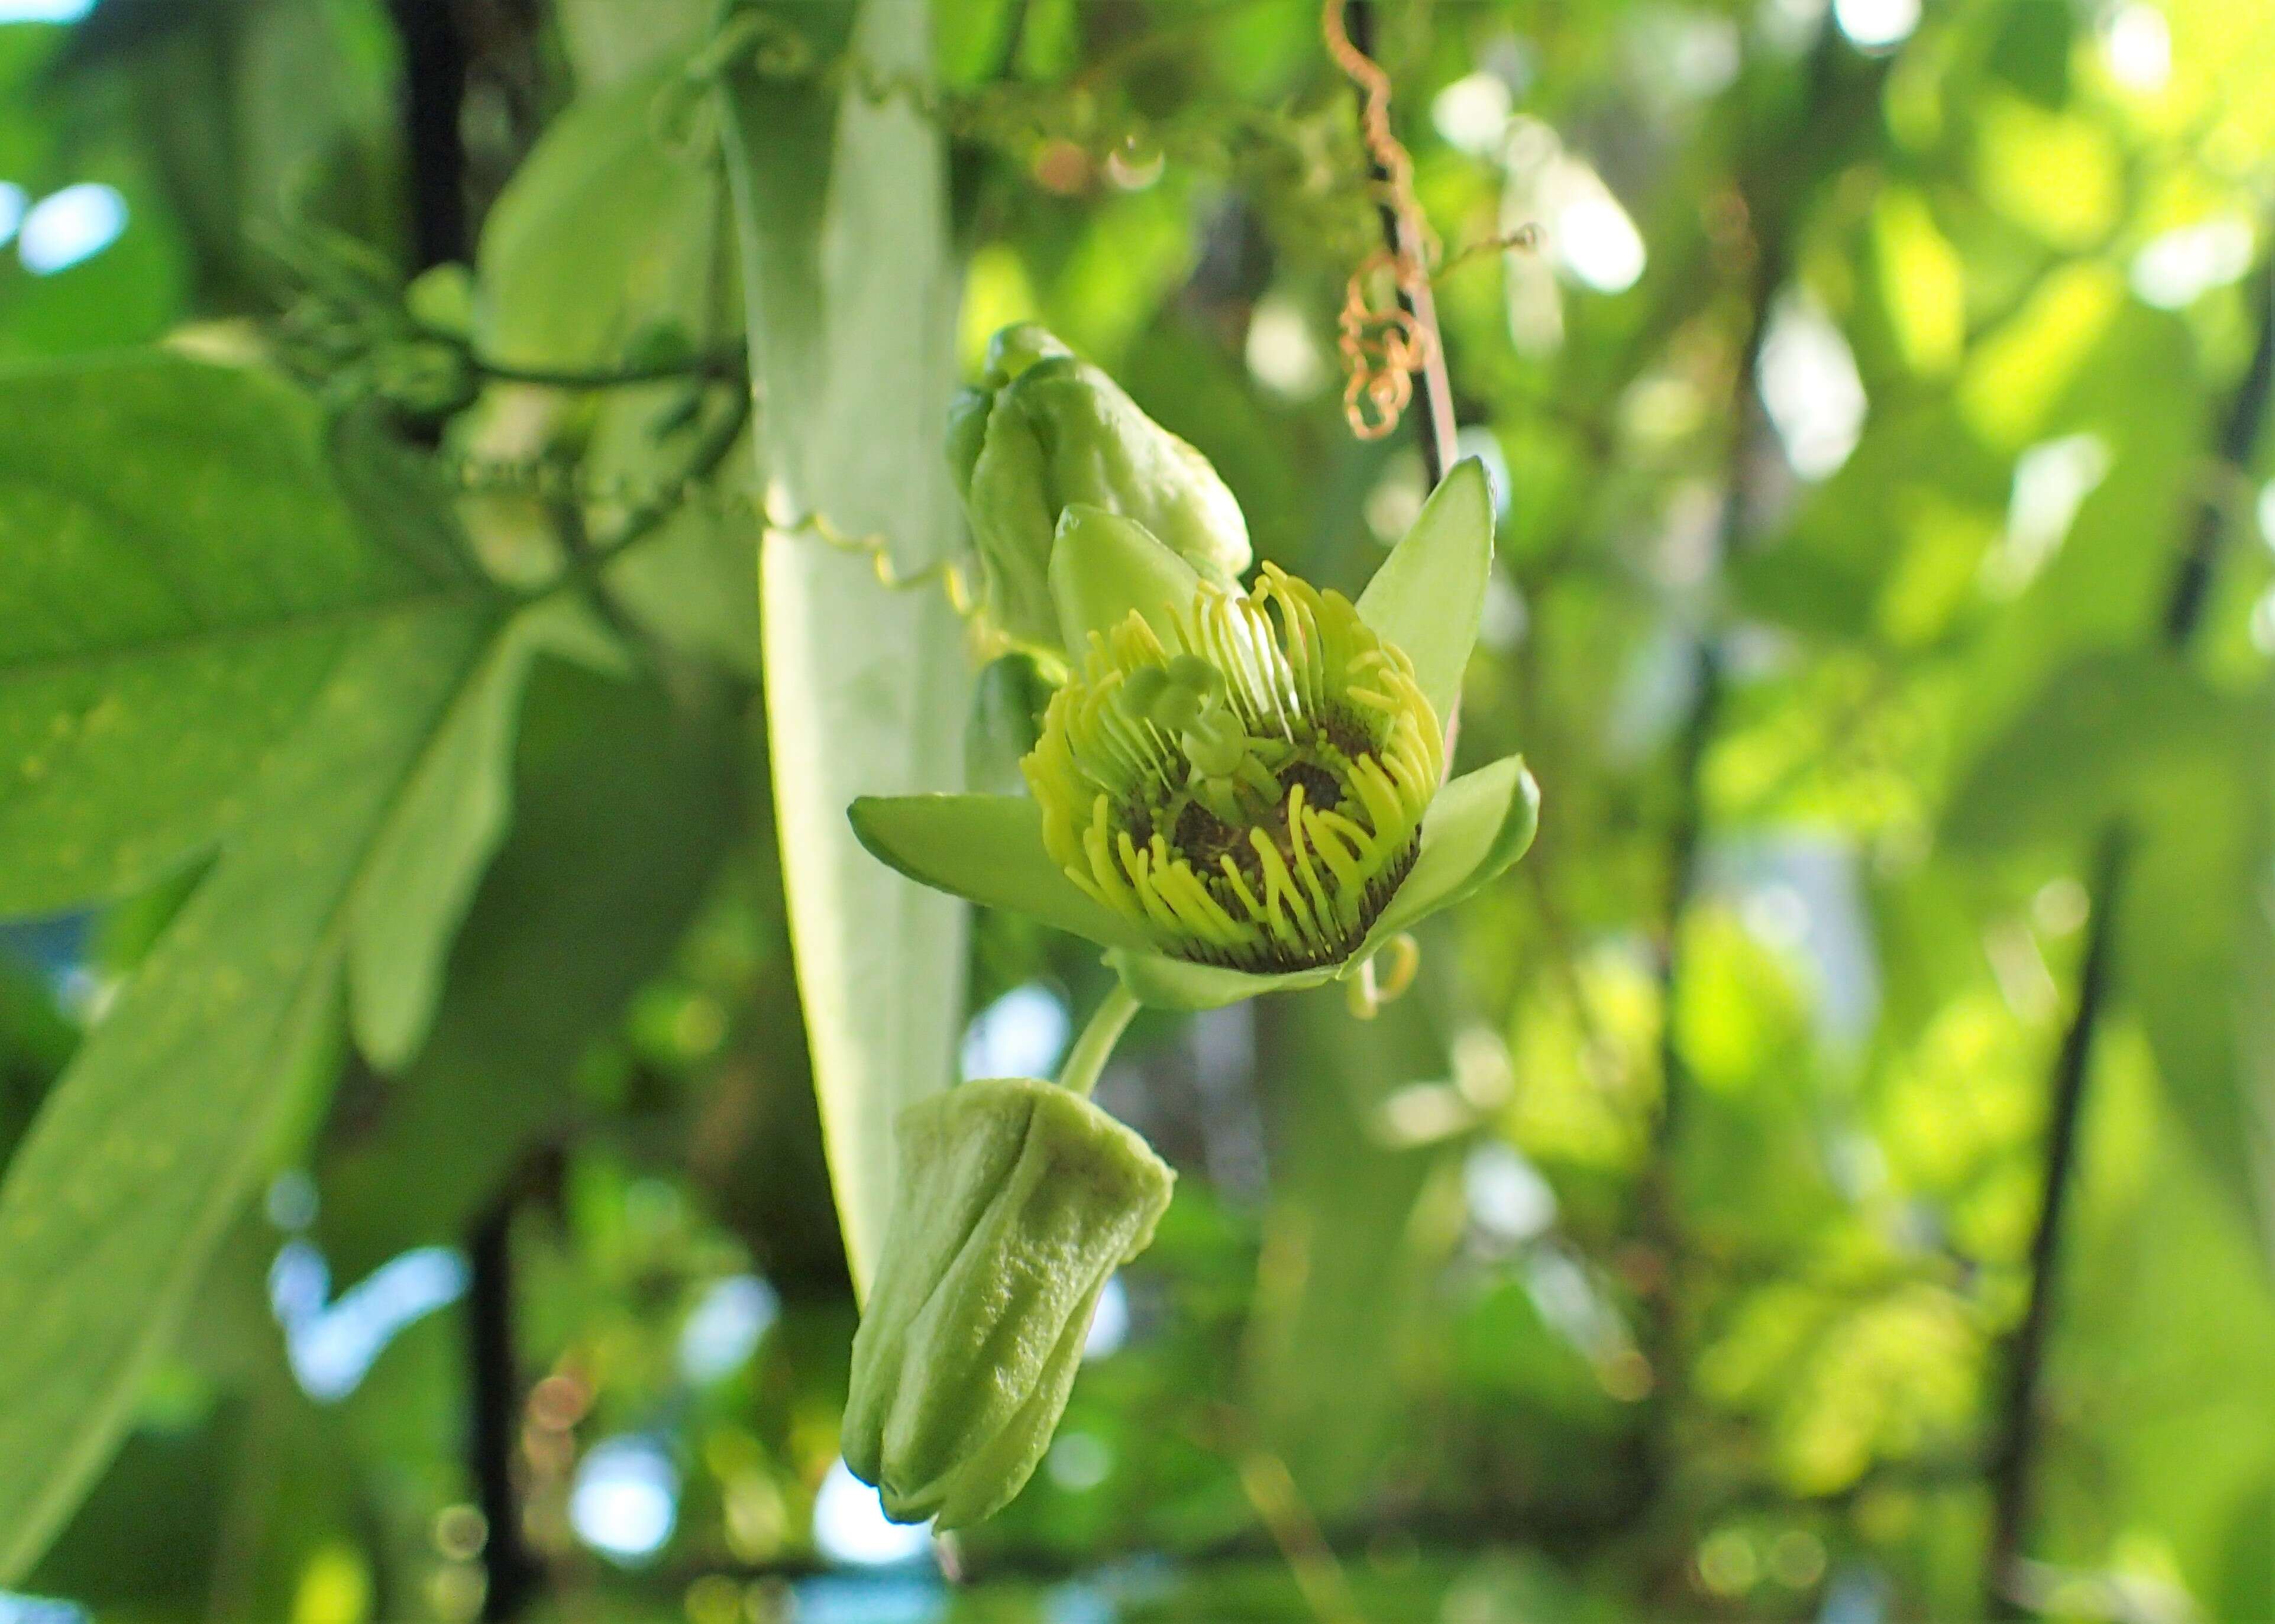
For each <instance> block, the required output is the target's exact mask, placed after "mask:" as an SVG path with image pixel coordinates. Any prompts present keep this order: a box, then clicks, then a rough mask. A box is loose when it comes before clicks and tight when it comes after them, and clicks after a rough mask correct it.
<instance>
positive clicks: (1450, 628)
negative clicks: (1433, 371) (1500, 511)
mask: <svg viewBox="0 0 2275 1624" xmlns="http://www.w3.org/2000/svg"><path fill="white" fill-rule="evenodd" d="M1492 573H1493V487H1491V485H1490V484H1488V483H1487V481H1486V480H1485V465H1484V464H1483V463H1481V462H1479V461H1478V459H1477V458H1476V457H1463V459H1462V460H1461V461H1460V462H1458V463H1455V465H1454V467H1453V471H1452V472H1449V473H1448V474H1447V476H1446V477H1445V478H1444V479H1443V480H1440V481H1439V484H1438V488H1437V489H1436V490H1434V491H1432V492H1431V493H1430V500H1429V501H1428V502H1425V503H1423V504H1422V512H1421V516H1420V517H1417V519H1416V520H1415V521H1414V528H1413V529H1411V530H1410V531H1408V532H1407V533H1406V535H1405V538H1404V539H1403V540H1401V541H1400V542H1399V544H1398V545H1397V546H1396V547H1394V548H1392V549H1391V553H1390V556H1389V557H1387V558H1386V559H1384V560H1383V561H1382V567H1381V568H1380V569H1379V570H1376V571H1375V572H1374V578H1373V579H1372V580H1371V581H1369V582H1368V583H1367V584H1366V590H1365V591H1364V592H1363V593H1360V594H1359V598H1358V615H1359V618H1360V619H1361V620H1363V621H1364V622H1365V623H1367V624H1368V625H1369V626H1371V627H1372V628H1373V629H1374V630H1375V631H1377V632H1378V633H1379V634H1380V635H1381V636H1382V637H1383V638H1387V640H1389V641H1390V642H1393V643H1395V644H1396V645H1397V646H1399V647H1400V648H1402V649H1404V650H1405V651H1406V654H1407V657H1408V658H1409V659H1410V660H1412V661H1414V675H1415V677H1416V679H1417V681H1419V682H1420V683H1421V684H1422V691H1423V692H1424V693H1425V694H1427V695H1428V696H1429V699H1430V705H1431V707H1432V709H1434V710H1435V711H1436V712H1437V713H1438V719H1439V720H1440V721H1445V720H1446V719H1447V717H1449V716H1451V715H1452V714H1454V705H1455V701H1456V700H1458V699H1460V698H1461V697H1462V673H1463V671H1465V670H1467V669H1468V668H1469V664H1470V648H1471V647H1472V646H1474V645H1475V644H1476V642H1477V640H1478V623H1479V622H1480V620H1481V618H1482V616H1484V614H1485V582H1486V580H1487V578H1489V577H1490V576H1491V575H1492Z"/></svg>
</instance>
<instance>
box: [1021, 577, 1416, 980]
mask: <svg viewBox="0 0 2275 1624" xmlns="http://www.w3.org/2000/svg"><path fill="white" fill-rule="evenodd" d="M1443 763H1444V747H1443V743H1442V740H1441V738H1440V733H1439V728H1438V719H1437V716H1436V714H1435V713H1434V712H1433V711H1432V708H1431V706H1430V702H1429V700H1428V699H1426V698H1425V696H1424V694H1423V693H1422V691H1421V689H1420V687H1419V686H1418V685H1417V684H1416V682H1415V680H1414V668H1413V665H1412V662H1411V661H1409V660H1408V659H1407V657H1406V654H1405V653H1404V652H1403V651H1402V650H1401V649H1398V648H1396V647H1394V646H1392V645H1390V644H1387V643H1385V642H1384V641H1383V640H1382V639H1381V638H1379V637H1377V636H1376V635H1375V634H1374V632H1373V631H1371V630H1370V629H1369V628H1368V627H1367V626H1366V624H1365V623H1364V622H1363V621H1361V620H1360V619H1359V617H1358V614H1357V610H1356V609H1354V608H1352V607H1351V605H1350V603H1349V601H1348V600H1347V599H1345V598H1343V597H1342V596H1341V595H1340V594H1337V593H1319V592H1318V591H1316V590H1315V589H1313V588H1312V587H1311V586H1310V585H1306V584H1305V583H1304V582H1302V581H1300V580H1297V579H1296V578H1294V577H1292V576H1289V575H1287V574H1285V573H1283V572H1281V570H1276V569H1274V568H1273V567H1272V566H1271V565H1269V564H1267V565H1266V566H1265V568H1264V573H1263V576H1262V578H1260V579H1259V580H1258V582H1257V584H1256V586H1255V589H1254V590H1253V591H1252V592H1251V593H1247V594H1244V595H1243V594H1240V593H1233V592H1229V591H1227V590H1225V589H1223V588H1221V587H1218V586H1215V585H1209V584H1206V583H1204V584H1203V585H1202V587H1201V589H1200V592H1199V594H1198V597H1197V598H1196V599H1195V600H1194V601H1193V603H1192V604H1191V605H1190V607H1189V608H1187V610H1186V611H1185V612H1184V613H1183V614H1182V615H1179V616H1175V617H1173V624H1172V625H1171V626H1170V627H1169V628H1168V631H1166V632H1157V631H1156V630H1155V629H1154V628H1153V626H1151V625H1149V624H1147V623H1146V622H1145V619H1144V618H1143V617H1141V616H1138V615H1137V614H1135V613H1133V614H1131V616H1130V617H1129V619H1128V620H1126V621H1124V622H1123V623H1122V624H1121V625H1120V626H1117V627H1115V629H1114V631H1113V632H1112V633H1111V635H1110V636H1107V637H1102V638H1100V637H1094V638H1092V645H1091V649H1090V653H1089V656H1088V658H1087V660H1086V661H1085V665H1084V668H1083V671H1082V673H1081V675H1080V676H1077V677H1076V678H1075V679H1074V680H1073V681H1071V682H1069V683H1068V684H1067V685H1066V686H1065V687H1063V688H1062V689H1061V690H1060V691H1059V692H1058V694H1057V695H1056V696H1055V697H1054V699H1052V701H1051V706H1050V709H1049V711H1048V713H1047V715H1046V716H1045V718H1044V725H1043V736H1042V739H1041V741H1040V742H1039V744H1037V745H1036V747H1035V750H1034V752H1033V753H1032V754H1031V755H1030V756H1029V757H1028V758H1027V760H1026V762H1025V763H1024V766H1025V770H1026V774H1027V779H1028V782H1029V783H1030V784H1031V785H1032V788H1033V789H1034V792H1035V798H1036V800H1037V801H1038V802H1039V804H1040V805H1041V808H1042V812H1043V840H1044V844H1045V845H1046V847H1047V849H1048V850H1049V851H1050V853H1051V856H1052V857H1053V858H1054V860H1056V861H1057V862H1058V864H1059V865H1060V866H1061V867H1062V868H1063V869H1064V870H1065V871H1066V872H1067V873H1068V875H1069V877H1070V878H1071V879H1072V880H1074V881H1075V883H1076V884H1077V885H1078V886H1080V887H1081V888H1083V889H1084V890H1085V891H1086V892H1088V893H1089V894H1090V895H1092V896H1093V897H1095V898H1096V899H1097V900H1098V901H1099V902H1100V903H1104V904H1105V905H1106V906H1107V907H1108V908H1111V909H1113V910H1115V911H1116V912H1117V913H1120V914H1122V916H1123V917H1124V918H1129V919H1130V920H1132V921H1134V922H1136V923H1137V924H1138V925H1141V926H1143V927H1144V928H1145V931H1146V932H1147V933H1148V934H1149V935H1150V936H1151V937H1152V938H1153V940H1154V941H1155V943H1156V944H1157V945H1158V946H1159V947H1160V949H1161V951H1163V952H1164V953H1167V954H1169V955H1171V956H1175V957H1178V958H1183V959H1189V960H1193V961H1196V962H1198V963H1210V964H1221V965H1226V966H1228V967H1230V968H1233V969H1238V970H1247V971H1283V970H1301V969H1309V968H1311V967H1312V966H1314V965H1319V964H1326V963H1334V961H1336V960H1338V959H1341V958H1342V957H1345V956H1348V955H1349V953H1350V952H1351V951H1352V950H1353V949H1354V948H1357V946H1358V945H1359V943H1360V942H1361V940H1364V937H1365V935H1366V931H1367V927H1368V926H1369V925H1372V923H1373V922H1374V918H1375V917H1376V915H1378V914H1379V913H1380V912H1381V910H1382V908H1383V905H1384V904H1385V903H1387V902H1388V901H1389V900H1390V896H1391V895H1392V893H1393V892H1394V891H1395V890H1396V889H1397V888H1398V885H1399V882H1400V881H1401V880H1403V879H1404V878H1405V876H1406V871H1407V869H1408V868H1409V867H1410V866H1411V865H1412V863H1413V861H1414V853H1415V850H1416V847H1417V842H1418V841H1419V839H1420V834H1421V825H1422V814H1423V812H1424V811H1425V809H1426V808H1427V807H1428V805H1429V803H1430V799H1431V797H1432V795H1434V794H1435V793H1436V790H1437V788H1438V781H1439V777H1440V772H1441V769H1442V767H1443Z"/></svg>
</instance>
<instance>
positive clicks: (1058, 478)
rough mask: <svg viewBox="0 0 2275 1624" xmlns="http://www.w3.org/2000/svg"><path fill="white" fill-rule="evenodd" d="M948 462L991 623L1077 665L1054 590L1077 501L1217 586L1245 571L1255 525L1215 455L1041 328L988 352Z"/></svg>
mask: <svg viewBox="0 0 2275 1624" xmlns="http://www.w3.org/2000/svg"><path fill="white" fill-rule="evenodd" d="M948 460H949V467H950V468H951V469H952V470H953V471H954V472H955V474H956V489H957V490H958V492H959V493H961V495H963V498H964V514H965V517H967V518H968V519H969V520H970V522H971V539H972V542H973V545H974V546H975V547H976V548H978V550H979V557H980V562H981V563H982V566H983V573H984V575H985V578H986V602H987V612H988V616H989V618H990V619H992V620H993V621H994V623H996V624H997V625H998V626H1000V627H1001V629H1002V630H1003V631H1005V632H1007V633H1009V636H1010V637H1011V638H1013V639H1015V640H1016V641H1017V642H1019V643H1022V644H1024V645H1026V646H1029V647H1031V648H1040V649H1044V650H1050V651H1055V650H1056V649H1058V648H1060V647H1062V646H1063V647H1065V648H1066V649H1068V650H1069V651H1070V652H1071V653H1073V654H1074V655H1075V656H1076V658H1077V659H1079V658H1080V657H1081V653H1082V650H1081V648H1080V646H1077V645H1074V644H1064V645H1062V644H1061V642H1060V638H1059V631H1060V626H1059V617H1058V615H1057V613H1056V611H1055V609H1054V607H1053V604H1052V601H1051V584H1050V560H1051V555H1052V553H1053V550H1054V546H1055V542H1056V538H1057V535H1058V530H1059V524H1060V520H1061V519H1062V517H1063V516H1064V515H1065V513H1066V511H1067V510H1068V509H1069V507H1071V506H1073V505H1074V504H1076V503H1082V504H1085V505H1087V506H1090V507H1093V508H1102V509H1104V510H1106V511H1107V512H1109V513H1118V514H1121V515H1122V516H1123V517H1128V518H1130V519H1133V520H1135V521H1136V522H1137V523H1138V524H1140V525H1144V526H1145V528H1146V530H1147V531H1149V532H1150V533H1152V534H1153V536H1154V537H1155V538H1156V539H1157V540H1160V543H1161V544H1162V545H1163V546H1165V547H1167V548H1168V549H1169V551H1171V552H1172V553H1175V555H1177V556H1178V557H1180V558H1182V559H1183V560H1184V561H1185V562H1186V563H1188V564H1190V565H1191V566H1192V567H1193V568H1194V569H1195V570H1198V571H1199V573H1200V574H1202V575H1203V576H1205V577H1206V578H1209V579H1211V580H1214V581H1219V582H1222V583H1225V584H1227V585H1229V584H1230V583H1231V581H1232V580H1233V578H1235V577H1236V576H1237V575H1238V574H1239V573H1240V572H1241V571H1242V570H1245V569H1246V568H1247V567H1248V558H1249V551H1248V521H1247V519H1246V518H1245V517H1243V516H1242V514H1241V511H1240V504H1239V502H1236V501H1235V500H1234V499H1233V495H1232V492H1231V491H1230V490H1229V489H1228V488H1227V487H1226V486H1225V483H1224V481H1223V480H1221V479H1220V478H1219V477H1218V476H1217V472H1216V470H1215V469H1214V468H1213V467H1211V466H1210V465H1209V461H1208V458H1206V457H1203V456H1202V455H1201V454H1200V453H1199V452H1198V451H1197V450H1195V449H1193V448H1192V447H1191V446H1190V445H1188V444H1186V443H1185V442H1183V440H1180V439H1179V438H1177V436H1176V435H1175V434H1171V433H1170V432H1169V431H1168V429H1166V428H1163V427H1161V426H1160V424H1158V423H1156V422H1154V421H1153V419H1151V418H1149V417H1147V416H1146V415H1145V413H1144V412H1141V411H1139V410H1138V404H1137V402H1135V401H1133V400H1131V399H1130V397H1129V396H1128V395H1127V394H1125V393H1123V391H1122V386H1121V385H1120V384H1118V383H1116V382H1115V381H1114V380H1113V379H1111V378H1109V377H1107V375H1106V374H1105V373H1104V372H1102V371H1100V369H1099V368H1098V367H1096V366H1092V365H1091V364H1090V363H1089V362H1087V361H1085V360H1083V359H1080V358H1078V357H1077V355H1076V354H1075V353H1074V351H1071V350H1069V349H1068V348H1067V346H1066V345H1065V344H1062V343H1061V342H1060V341H1059V340H1058V338H1057V337H1055V336H1054V335H1053V334H1052V333H1051V332H1050V331H1049V330H1048V329H1045V328H1042V327H1040V326H1038V325H1037V324H1036V323H1034V322H1032V321H1022V322H1019V323H1017V324H1016V325H1014V326H1010V327H1007V328H1005V329H1003V330H1002V331H1001V332H1000V333H998V334H996V335H995V337H994V341H993V342H992V343H990V344H989V345H988V348H987V366H986V372H985V373H984V374H983V375H982V376H981V378H980V381H979V385H978V387H976V388H973V389H965V390H964V391H963V392H962V393H960V394H959V395H958V396H957V397H956V402H955V404H953V405H952V406H951V407H950V408H949V433H948Z"/></svg>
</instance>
